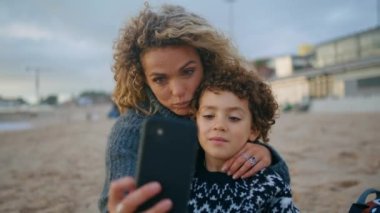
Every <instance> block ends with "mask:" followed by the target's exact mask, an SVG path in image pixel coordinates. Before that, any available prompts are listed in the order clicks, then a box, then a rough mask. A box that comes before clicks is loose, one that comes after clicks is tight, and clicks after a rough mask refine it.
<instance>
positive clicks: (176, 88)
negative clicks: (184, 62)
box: [170, 81, 186, 97]
mask: <svg viewBox="0 0 380 213" xmlns="http://www.w3.org/2000/svg"><path fill="white" fill-rule="evenodd" d="M170 87H171V88H170V89H171V92H172V95H173V96H176V97H181V96H183V95H184V94H185V92H186V85H185V84H184V83H183V82H180V81H174V82H172V83H171V86H170Z"/></svg>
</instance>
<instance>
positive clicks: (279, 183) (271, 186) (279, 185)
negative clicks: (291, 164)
mask: <svg viewBox="0 0 380 213" xmlns="http://www.w3.org/2000/svg"><path fill="white" fill-rule="evenodd" d="M247 180H248V181H249V182H250V184H251V185H252V186H253V187H258V186H262V187H265V188H266V190H269V191H272V190H276V191H278V189H283V188H288V184H287V183H286V181H285V180H284V179H283V178H282V177H281V175H280V174H278V173H277V172H276V171H275V170H273V169H271V168H270V167H269V168H265V169H263V170H261V171H259V172H258V173H257V174H255V175H253V176H252V177H250V178H247Z"/></svg>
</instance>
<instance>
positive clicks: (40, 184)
mask: <svg viewBox="0 0 380 213" xmlns="http://www.w3.org/2000/svg"><path fill="white" fill-rule="evenodd" d="M109 109H110V106H109V105H103V106H96V107H91V108H77V107H74V106H72V107H60V108H57V109H51V110H47V111H44V112H41V113H37V114H36V115H33V116H30V118H28V119H27V122H28V123H29V124H30V125H31V126H33V128H31V129H28V128H25V129H24V130H18V131H0V212H98V210H97V199H98V196H99V193H100V191H101V188H102V185H103V179H104V169H105V168H104V154H105V147H106V143H107V136H108V134H109V132H110V129H111V127H112V124H113V123H114V120H112V119H108V118H107V117H106V114H107V112H108V110H109ZM7 119H9V117H0V123H1V122H5V121H8V120H7ZM379 120H380V113H288V114H281V116H280V118H279V119H278V121H277V123H276V125H275V127H274V129H273V131H272V133H271V141H270V144H272V145H273V146H274V147H275V148H276V149H277V150H278V151H279V152H280V153H281V154H282V156H283V157H284V159H285V160H286V161H287V163H288V165H289V169H290V173H291V178H292V188H293V194H294V199H295V202H296V204H297V205H298V207H299V208H300V209H301V210H302V212H347V211H348V209H349V207H350V205H351V203H352V202H354V201H355V200H356V198H357V197H358V196H359V195H360V193H361V192H362V191H363V190H364V189H366V188H368V187H376V188H380V157H379V153H380V131H379V130H380V129H379V126H377V125H378V121H379ZM12 122H25V118H20V117H18V118H17V119H13V120H12Z"/></svg>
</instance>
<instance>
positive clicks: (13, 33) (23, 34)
mask: <svg viewBox="0 0 380 213" xmlns="http://www.w3.org/2000/svg"><path fill="white" fill-rule="evenodd" d="M0 36H1V37H6V38H16V39H30V40H46V39H48V40H49V39H52V38H53V34H52V32H50V31H49V30H46V29H42V28H41V27H38V26H35V25H31V24H27V23H10V24H9V25H7V26H4V27H2V28H1V29H0Z"/></svg>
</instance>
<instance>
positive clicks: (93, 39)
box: [0, 0, 380, 102]
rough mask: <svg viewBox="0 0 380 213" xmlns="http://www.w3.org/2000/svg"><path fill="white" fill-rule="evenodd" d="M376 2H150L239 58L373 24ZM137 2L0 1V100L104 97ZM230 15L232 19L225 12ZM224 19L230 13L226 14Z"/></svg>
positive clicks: (287, 49)
mask: <svg viewBox="0 0 380 213" xmlns="http://www.w3.org/2000/svg"><path fill="white" fill-rule="evenodd" d="M377 1H380V0H314V1H311V0H309V1H307V0H207V1H205V0H166V1H161V0H150V1H148V2H149V4H150V5H151V6H152V7H158V6H159V5H161V4H163V3H170V4H177V5H182V6H184V7H185V8H186V9H187V10H189V11H192V12H194V13H196V14H199V15H201V16H203V17H204V18H206V19H207V20H208V21H209V22H210V23H211V24H212V25H213V26H215V27H216V28H217V29H218V30H220V31H222V32H224V33H225V34H226V35H228V36H230V37H231V38H232V40H233V42H234V44H235V45H236V46H237V48H238V49H239V51H240V53H241V54H242V55H243V56H245V57H246V58H247V59H255V58H263V57H273V56H278V55H285V54H295V53H296V52H297V48H298V46H299V45H300V44H305V43H306V44H313V45H316V44H319V43H322V42H326V41H329V40H332V39H334V38H338V37H342V36H345V35H349V34H353V33H356V32H360V31H363V30H367V29H370V28H373V27H375V26H376V25H378V24H379V20H378V15H377V12H378V10H379V8H378V2H377ZM143 5H144V1H143V0H113V1H105V0H103V1H100V0H82V1H77V0H65V1H62V0H61V1H58V0H26V1H14V0H0V96H2V97H6V98H12V97H22V98H24V99H26V100H28V101H30V102H33V101H35V99H36V96H37V95H36V87H35V81H36V73H37V72H36V71H37V70H38V73H39V75H38V76H39V85H40V86H39V88H40V91H39V93H40V96H41V97H46V96H48V95H52V94H56V95H59V97H60V100H63V99H66V98H68V97H71V96H73V95H78V94H79V93H80V92H82V91H85V90H95V91H106V92H111V91H112V90H113V87H114V81H113V74H112V71H111V66H112V63H113V60H112V53H113V49H112V46H113V43H114V41H115V39H116V38H117V37H118V33H119V29H120V28H121V27H122V26H123V25H125V24H126V22H127V21H128V19H129V18H130V17H131V16H134V15H136V14H137V13H138V11H139V10H140V9H142V8H143ZM231 11H232V13H231ZM231 14H232V15H231Z"/></svg>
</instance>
